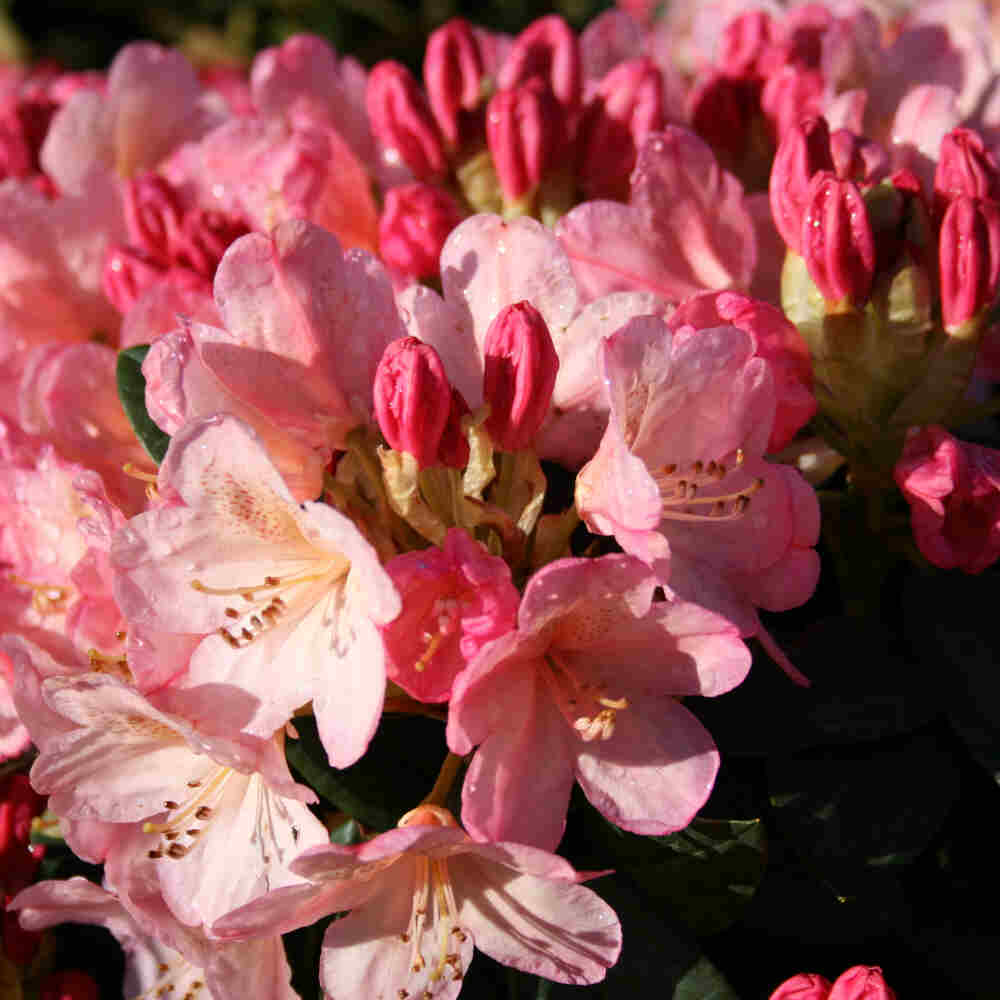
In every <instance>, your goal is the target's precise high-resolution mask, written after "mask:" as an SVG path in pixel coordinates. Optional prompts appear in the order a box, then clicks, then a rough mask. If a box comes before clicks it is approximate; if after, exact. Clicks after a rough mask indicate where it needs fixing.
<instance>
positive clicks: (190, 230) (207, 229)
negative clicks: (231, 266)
mask: <svg viewBox="0 0 1000 1000" xmlns="http://www.w3.org/2000/svg"><path fill="white" fill-rule="evenodd" d="M249 232H250V229H249V227H248V226H247V225H246V223H245V222H243V221H242V220H241V219H233V218H231V217H230V216H228V215H223V214H222V213H221V212H213V211H209V210H207V209H203V208H194V209H191V210H189V211H188V212H187V213H186V214H185V216H184V220H183V222H182V223H181V226H180V228H179V229H178V230H177V232H175V234H174V238H173V240H172V241H171V244H170V250H171V257H172V263H174V264H179V265H181V266H182V267H186V268H188V269H189V270H191V271H194V272H195V274H199V275H201V277H203V278H205V279H206V280H208V281H211V280H212V279H213V278H214V277H215V271H216V268H217V267H218V266H219V261H220V260H222V255H223V254H224V253H225V252H226V251H227V250H228V249H229V246H230V244H232V243H234V242H235V241H236V240H238V239H239V238H240V237H241V236H246V234H247V233H249Z"/></svg>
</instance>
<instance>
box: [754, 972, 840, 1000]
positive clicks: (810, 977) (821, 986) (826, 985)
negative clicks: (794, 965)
mask: <svg viewBox="0 0 1000 1000" xmlns="http://www.w3.org/2000/svg"><path fill="white" fill-rule="evenodd" d="M829 992H830V980H829V979H825V978H824V977H823V976H820V975H817V974H816V973H815V972H801V973H799V975H797V976H792V978H791V979H786V980H785V981H784V982H783V983H782V984H781V985H780V986H779V987H778V988H777V989H776V990H775V991H774V992H773V993H772V994H771V996H770V997H769V998H768V1000H826V997H827V994H828V993H829Z"/></svg>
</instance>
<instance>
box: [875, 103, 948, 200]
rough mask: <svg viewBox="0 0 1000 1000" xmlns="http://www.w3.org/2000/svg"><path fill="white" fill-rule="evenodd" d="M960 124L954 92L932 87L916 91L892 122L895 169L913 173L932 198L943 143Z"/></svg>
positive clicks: (897, 110) (892, 153)
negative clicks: (935, 172)
mask: <svg viewBox="0 0 1000 1000" xmlns="http://www.w3.org/2000/svg"><path fill="white" fill-rule="evenodd" d="M961 121H962V117H961V115H960V114H959V113H958V109H957V107H956V102H955V92H954V90H952V89H951V88H949V87H942V86H933V85H930V84H921V85H920V86H917V87H914V88H913V89H912V90H910V91H909V93H907V94H906V96H905V97H904V98H903V99H902V100H901V101H900V102H899V105H898V106H897V107H896V109H895V114H894V116H893V119H892V125H891V131H890V141H891V146H890V155H891V157H892V165H893V167H895V168H896V169H900V168H902V167H907V168H909V169H910V170H912V171H913V172H914V173H915V174H916V175H917V177H919V178H920V181H921V183H922V185H923V189H924V191H925V192H926V193H928V194H929V193H930V192H931V191H932V190H933V187H934V170H935V167H936V166H937V161H938V154H939V151H940V149H941V140H942V139H943V138H944V137H945V135H947V133H948V132H950V131H951V130H952V129H953V128H955V127H957V126H958V125H959V124H961Z"/></svg>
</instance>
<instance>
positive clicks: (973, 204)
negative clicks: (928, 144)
mask: <svg viewBox="0 0 1000 1000" xmlns="http://www.w3.org/2000/svg"><path fill="white" fill-rule="evenodd" d="M938 254H939V259H940V279H941V318H942V320H943V321H944V327H945V329H946V330H947V331H949V332H953V331H955V330H957V329H958V328H959V327H961V326H962V325H963V324H964V323H967V322H968V321H969V320H970V319H972V318H973V317H975V316H977V315H978V314H979V313H981V312H982V311H983V310H984V309H987V308H989V306H991V305H992V304H993V300H994V299H995V298H996V294H997V288H998V285H1000V203H997V202H994V201H984V200H981V199H978V198H972V197H970V196H969V195H960V196H958V197H956V198H953V199H952V200H951V201H950V202H949V204H948V207H947V209H946V210H945V213H944V218H943V219H942V220H941V232H940V234H939V242H938Z"/></svg>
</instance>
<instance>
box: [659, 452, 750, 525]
mask: <svg viewBox="0 0 1000 1000" xmlns="http://www.w3.org/2000/svg"><path fill="white" fill-rule="evenodd" d="M743 462H744V455H743V449H742V448H737V449H736V454H735V458H734V461H733V462H732V463H729V464H727V463H726V462H721V461H710V462H702V461H697V462H693V463H692V464H691V465H690V466H688V468H686V469H683V470H682V469H680V468H679V467H678V466H677V465H676V464H669V465H663V466H661V467H660V468H659V469H657V470H655V471H653V472H652V476H653V480H654V482H655V483H656V485H657V486H658V487H659V490H660V497H661V498H662V500H663V517H664V518H666V519H669V520H671V521H735V520H737V519H739V518H741V517H742V516H743V514H744V513H745V512H746V509H747V507H749V506H750V498H751V497H752V496H753V495H754V494H755V493H756V492H757V491H758V490H760V489H761V487H763V485H764V480H763V479H760V478H757V479H754V480H752V481H751V482H750V483H749V485H747V486H745V487H743V488H742V489H740V490H735V491H730V492H728V493H723V492H718V490H719V486H720V484H721V483H722V481H723V480H724V479H725V478H726V477H727V476H728V475H729V474H730V473H731V472H733V471H734V470H735V469H739V468H740V467H741V466H742V465H743Z"/></svg>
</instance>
